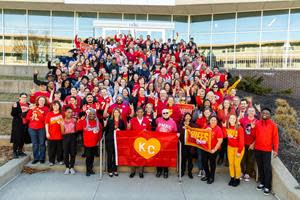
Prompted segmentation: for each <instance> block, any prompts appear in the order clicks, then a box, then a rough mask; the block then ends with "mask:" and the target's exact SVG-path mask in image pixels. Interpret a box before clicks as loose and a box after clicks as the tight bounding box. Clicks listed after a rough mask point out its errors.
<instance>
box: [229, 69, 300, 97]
mask: <svg viewBox="0 0 300 200" xmlns="http://www.w3.org/2000/svg"><path fill="white" fill-rule="evenodd" d="M230 73H231V74H232V75H233V76H238V75H239V74H241V75H242V76H255V75H256V76H263V78H264V81H263V85H264V86H267V87H270V88H272V89H273V91H274V92H277V91H280V90H286V89H289V88H290V89H292V91H293V93H292V96H293V97H295V98H300V70H269V69H266V70H258V69H251V70H250V69H232V70H230Z"/></svg>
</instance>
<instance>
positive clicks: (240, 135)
mask: <svg viewBox="0 0 300 200" xmlns="http://www.w3.org/2000/svg"><path fill="white" fill-rule="evenodd" d="M224 129H225V131H226V135H227V138H228V146H231V147H236V148H238V152H239V153H241V152H242V151H243V149H244V130H243V128H242V127H241V126H240V127H239V128H238V129H237V130H236V129H235V127H229V128H227V129H226V128H224Z"/></svg>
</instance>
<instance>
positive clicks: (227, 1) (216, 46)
mask: <svg viewBox="0 0 300 200" xmlns="http://www.w3.org/2000/svg"><path fill="white" fill-rule="evenodd" d="M136 2H137V1H133V0H117V1H108V0H85V1H81V0H53V1H50V0H41V1H36V0H24V1H20V0H15V1H0V8H1V9H0V34H1V36H0V64H5V65H10V64H12V65H16V64H20V65H35V64H37V65H41V64H45V63H46V61H47V60H48V59H50V58H53V57H55V56H60V55H66V54H67V52H68V50H69V49H71V48H72V47H73V39H74V36H75V35H76V34H78V36H79V37H82V38H84V37H90V36H93V37H99V36H102V37H108V36H113V35H114V34H116V33H128V32H130V33H131V34H133V35H135V36H136V37H138V36H140V35H142V36H143V37H145V36H146V35H147V34H150V35H151V37H152V38H156V39H161V40H164V41H165V40H167V39H168V38H176V39H178V41H179V40H180V39H183V40H185V41H188V40H189V38H190V37H193V38H194V41H195V42H196V43H197V45H198V47H199V49H200V50H201V52H202V53H203V54H204V55H205V56H206V58H207V61H208V63H209V64H210V65H211V66H213V65H218V66H221V67H228V68H240V69H244V68H248V69H261V68H263V69H300V1H271V0H247V1H246V0H240V1H237V0H210V1H209V0H186V1H184V0H166V1H158V0H139V1H138V3H136Z"/></svg>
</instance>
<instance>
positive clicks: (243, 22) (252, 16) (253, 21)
mask: <svg viewBox="0 0 300 200" xmlns="http://www.w3.org/2000/svg"><path fill="white" fill-rule="evenodd" d="M260 23H261V12H242V13H238V14H237V24H236V31H237V32H247V31H259V30H260Z"/></svg>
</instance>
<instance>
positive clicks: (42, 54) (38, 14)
mask: <svg viewBox="0 0 300 200" xmlns="http://www.w3.org/2000/svg"><path fill="white" fill-rule="evenodd" d="M28 25H29V31H28V34H29V37H28V53H29V54H28V60H29V63H39V64H45V63H46V62H47V60H48V59H49V56H50V54H51V53H50V51H51V50H50V12H48V11H28Z"/></svg>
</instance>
